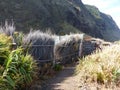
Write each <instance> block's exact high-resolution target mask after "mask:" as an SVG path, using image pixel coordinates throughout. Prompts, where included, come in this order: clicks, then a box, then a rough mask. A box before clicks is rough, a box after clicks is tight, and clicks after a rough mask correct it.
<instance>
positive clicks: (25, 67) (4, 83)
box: [0, 34, 37, 90]
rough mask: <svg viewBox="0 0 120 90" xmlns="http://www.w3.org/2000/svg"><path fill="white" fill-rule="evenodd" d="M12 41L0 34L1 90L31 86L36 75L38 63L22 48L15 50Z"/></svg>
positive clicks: (13, 89)
mask: <svg viewBox="0 0 120 90" xmlns="http://www.w3.org/2000/svg"><path fill="white" fill-rule="evenodd" d="M11 45H12V39H11V38H10V37H9V36H6V35H5V34H0V90H15V89H18V88H19V89H20V88H21V89H22V88H25V87H26V86H29V85H30V84H31V83H32V81H33V79H34V78H35V74H36V70H35V69H36V68H37V67H36V63H35V62H34V61H33V58H32V57H31V56H30V55H28V54H26V53H24V50H23V49H22V48H20V47H19V48H17V49H13V48H12V46H11Z"/></svg>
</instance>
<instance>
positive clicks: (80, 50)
mask: <svg viewBox="0 0 120 90" xmlns="http://www.w3.org/2000/svg"><path fill="white" fill-rule="evenodd" d="M83 38H84V34H82V36H81V41H80V44H79V52H78V53H79V57H81V54H82V45H83Z"/></svg>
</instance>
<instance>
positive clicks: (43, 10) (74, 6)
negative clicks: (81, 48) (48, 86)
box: [0, 0, 120, 41]
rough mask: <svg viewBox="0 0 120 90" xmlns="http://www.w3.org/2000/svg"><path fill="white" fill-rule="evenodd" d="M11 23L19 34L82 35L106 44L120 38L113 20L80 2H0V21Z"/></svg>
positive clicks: (63, 0) (66, 0) (74, 0)
mask: <svg viewBox="0 0 120 90" xmlns="http://www.w3.org/2000/svg"><path fill="white" fill-rule="evenodd" d="M5 20H8V21H9V20H13V21H14V22H15V25H16V28H17V30H19V31H23V32H28V31H29V30H30V28H34V29H41V30H46V29H48V28H50V29H51V30H52V31H53V32H54V33H56V34H65V33H70V32H75V33H77V32H84V33H86V34H88V35H90V36H93V37H98V38H101V39H104V40H107V41H116V40H119V39H120V31H119V28H118V26H117V25H116V23H115V22H114V20H113V19H112V17H110V16H109V15H106V14H104V13H102V12H100V11H99V10H98V9H97V8H96V7H94V6H89V5H84V4H83V3H82V1H81V0H11V1H10V0H1V1H0V22H4V21H5Z"/></svg>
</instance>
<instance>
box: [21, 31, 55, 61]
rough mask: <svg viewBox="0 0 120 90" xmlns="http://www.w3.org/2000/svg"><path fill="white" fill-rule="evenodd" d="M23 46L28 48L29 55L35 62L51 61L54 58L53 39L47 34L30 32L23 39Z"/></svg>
mask: <svg viewBox="0 0 120 90" xmlns="http://www.w3.org/2000/svg"><path fill="white" fill-rule="evenodd" d="M29 45H30V47H29ZM23 46H25V47H27V46H28V47H29V53H30V54H31V55H32V56H33V57H34V59H36V60H53V58H54V39H53V37H52V35H51V36H50V35H49V34H48V33H43V32H41V31H31V32H30V33H29V34H27V35H26V36H25V37H24V39H23Z"/></svg>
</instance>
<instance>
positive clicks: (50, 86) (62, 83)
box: [42, 66, 80, 90]
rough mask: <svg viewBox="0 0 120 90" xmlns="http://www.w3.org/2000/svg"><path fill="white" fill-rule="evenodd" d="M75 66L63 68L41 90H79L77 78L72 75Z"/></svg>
mask: <svg viewBox="0 0 120 90" xmlns="http://www.w3.org/2000/svg"><path fill="white" fill-rule="evenodd" d="M74 70H75V66H69V67H65V68H64V69H63V70H62V71H61V72H59V73H58V74H57V75H56V76H55V77H54V78H51V79H50V80H48V81H47V82H46V84H45V85H43V86H42V90H80V89H79V85H78V84H79V81H78V79H77V76H75V75H74Z"/></svg>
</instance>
